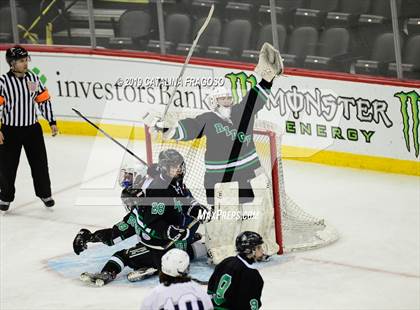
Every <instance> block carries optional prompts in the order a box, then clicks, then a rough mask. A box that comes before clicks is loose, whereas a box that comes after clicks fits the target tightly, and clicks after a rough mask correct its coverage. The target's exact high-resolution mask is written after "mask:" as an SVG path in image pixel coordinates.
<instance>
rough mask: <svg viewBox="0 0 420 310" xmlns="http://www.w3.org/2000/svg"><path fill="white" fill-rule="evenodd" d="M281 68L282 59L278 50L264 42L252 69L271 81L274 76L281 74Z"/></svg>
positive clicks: (282, 68)
mask: <svg viewBox="0 0 420 310" xmlns="http://www.w3.org/2000/svg"><path fill="white" fill-rule="evenodd" d="M283 70H284V67H283V61H282V59H281V56H280V53H279V51H278V50H276V49H275V48H274V47H273V46H272V45H271V44H269V43H267V42H265V43H264V44H263V46H262V48H261V50H260V57H259V59H258V64H257V66H256V67H255V70H254V71H255V72H256V73H258V74H259V75H261V77H262V78H263V79H264V80H266V81H267V82H271V81H272V80H273V79H274V77H276V76H277V75H280V74H282V73H283Z"/></svg>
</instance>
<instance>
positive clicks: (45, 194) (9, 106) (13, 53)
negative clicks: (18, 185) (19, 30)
mask: <svg viewBox="0 0 420 310" xmlns="http://www.w3.org/2000/svg"><path fill="white" fill-rule="evenodd" d="M6 61H7V63H8V64H9V66H10V70H9V72H7V73H6V74H3V75H2V76H0V211H7V210H8V209H9V206H10V203H11V202H12V201H13V200H14V198H15V180H16V172H17V168H18V165H19V159H20V153H21V151H22V147H23V148H24V149H25V153H26V157H27V158H28V162H29V166H30V167H31V173H32V178H33V183H34V188H35V194H36V196H37V197H39V198H40V199H41V200H42V201H43V203H44V204H45V206H46V207H52V206H54V204H55V203H54V200H53V198H52V196H51V182H50V176H49V172H48V160H47V151H46V149H45V143H44V136H43V132H42V128H41V125H40V124H39V123H38V116H37V109H38V110H39V111H40V112H41V114H42V116H43V117H44V118H45V119H46V120H47V121H48V123H49V124H50V127H51V131H52V135H53V136H55V135H57V133H58V128H57V123H56V120H55V117H54V114H53V111H52V108H51V101H50V95H49V93H48V90H47V88H46V87H45V86H44V85H43V83H42V82H41V81H40V79H39V77H38V76H37V75H36V74H34V73H32V72H31V71H29V70H28V63H29V61H30V56H29V54H28V51H27V50H26V49H25V48H23V47H21V46H18V45H16V46H14V47H12V48H9V49H8V50H7V51H6Z"/></svg>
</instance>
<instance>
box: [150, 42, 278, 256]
mask: <svg viewBox="0 0 420 310" xmlns="http://www.w3.org/2000/svg"><path fill="white" fill-rule="evenodd" d="M255 72H256V73H257V74H258V75H259V76H261V78H262V79H261V81H260V82H259V83H258V84H257V85H255V86H253V87H252V88H251V89H250V90H249V91H248V93H247V94H246V96H245V97H244V98H243V99H242V101H241V102H240V103H238V104H234V100H233V96H232V93H231V91H230V90H229V89H226V88H216V89H215V90H214V92H213V94H212V96H211V107H212V111H209V112H205V113H203V114H200V115H198V116H197V117H195V118H185V119H181V120H178V122H177V125H176V126H174V127H171V128H170V127H169V126H166V123H165V119H160V118H156V117H154V116H153V115H150V114H149V115H146V116H145V117H144V122H145V124H146V125H148V126H149V127H150V130H151V131H152V133H153V132H162V135H163V139H173V140H178V141H190V140H194V139H199V138H201V137H204V136H205V137H206V152H205V156H204V161H205V169H206V170H205V175H204V188H205V189H206V196H207V202H208V204H209V205H214V206H215V208H216V209H215V214H217V212H218V211H219V210H218V209H217V208H219V209H223V210H234V209H233V208H231V209H229V208H228V207H232V205H230V206H223V204H224V203H225V202H226V201H227V200H228V199H220V197H228V196H227V195H231V194H226V195H224V194H223V191H225V192H226V193H227V192H229V189H232V188H233V187H236V191H237V194H236V196H237V198H238V199H237V200H238V202H237V203H236V207H235V208H236V210H239V212H242V213H243V210H245V209H246V210H250V207H248V208H246V207H243V205H244V204H247V203H248V205H249V204H252V203H253V204H254V205H255V203H254V198H255V197H256V192H257V191H258V196H259V197H260V198H261V199H259V201H265V204H266V205H267V201H268V200H269V199H270V198H269V197H268V195H269V191H267V188H268V187H269V185H268V178H267V177H266V175H265V173H264V170H263V169H262V167H261V163H260V159H259V157H258V154H257V151H256V148H255V143H254V139H253V128H254V123H255V116H256V114H257V113H258V112H259V111H260V110H261V109H262V108H263V107H264V105H265V103H266V102H267V100H268V99H269V98H270V94H271V87H272V85H273V80H274V79H275V78H276V77H277V76H279V75H281V74H282V73H283V63H282V60H281V57H280V53H279V52H278V51H277V50H276V49H274V48H273V47H272V46H271V45H270V44H268V43H264V45H263V47H262V49H261V51H260V56H259V61H258V65H257V66H256V67H255ZM268 173H269V172H268ZM228 183H230V184H228ZM216 191H217V195H215V193H216ZM231 192H232V191H230V193H231ZM230 197H232V195H231V196H230ZM215 199H216V200H217V199H219V200H218V201H215ZM258 203H260V202H258ZM271 205H272V203H271ZM263 207H264V206H260V207H259V208H255V210H257V212H260V211H262V210H263ZM267 210H268V209H267ZM264 212H265V213H263V212H261V214H263V215H261V216H260V217H259V218H258V219H256V220H255V221H253V222H252V223H251V222H250V221H248V222H249V223H250V225H248V223H244V221H242V220H240V221H238V222H237V223H236V224H237V225H236V226H237V227H236V228H235V229H229V227H232V226H230V225H226V222H224V221H222V220H221V221H216V220H213V221H212V222H211V223H210V224H209V225H207V226H206V231H207V234H208V235H210V238H209V240H212V241H210V242H207V241H206V246H207V248H208V249H209V254H210V255H211V256H212V258H213V262H214V263H216V264H217V263H218V262H220V261H221V260H222V259H223V258H224V257H226V256H228V255H232V254H233V253H234V251H235V249H234V245H233V244H231V243H232V242H229V240H233V239H234V238H235V236H236V235H237V232H238V231H239V232H240V231H243V230H246V229H248V230H252V231H257V232H259V233H261V234H262V235H263V236H264V239H265V240H267V244H268V248H269V250H268V252H269V253H268V254H274V253H276V252H277V251H278V246H277V245H276V243H275V242H274V236H273V234H274V231H273V230H272V231H269V230H270V229H271V228H270V227H272V226H273V225H271V224H269V222H271V221H272V214H273V213H272V207H271V209H270V210H269V211H264ZM270 216H271V218H270ZM243 224H244V225H243ZM247 225H248V227H247ZM226 227H228V229H227V228H226ZM214 241H217V242H218V244H217V247H223V249H220V251H219V250H216V249H215V246H214V245H212V244H211V242H214ZM226 246H228V247H229V250H227V249H226Z"/></svg>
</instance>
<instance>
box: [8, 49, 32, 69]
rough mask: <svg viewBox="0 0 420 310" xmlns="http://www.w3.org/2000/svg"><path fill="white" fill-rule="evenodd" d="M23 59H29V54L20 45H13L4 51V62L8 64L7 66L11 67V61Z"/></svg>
mask: <svg viewBox="0 0 420 310" xmlns="http://www.w3.org/2000/svg"><path fill="white" fill-rule="evenodd" d="M25 57H29V53H28V51H27V50H26V49H25V48H24V47H22V46H20V45H15V46H13V47H11V48H9V49H8V50H7V51H6V61H7V63H8V64H9V66H11V65H12V62H13V61H16V60H18V59H22V58H25Z"/></svg>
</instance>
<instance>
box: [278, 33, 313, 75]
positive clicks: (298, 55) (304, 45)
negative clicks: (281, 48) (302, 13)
mask: <svg viewBox="0 0 420 310" xmlns="http://www.w3.org/2000/svg"><path fill="white" fill-rule="evenodd" d="M318 36H319V34H318V30H317V29H316V28H315V27H311V26H303V27H298V28H295V29H294V30H293V32H292V34H291V36H290V40H289V47H288V50H287V53H284V54H282V57H283V60H284V64H285V66H291V67H300V66H302V63H303V60H304V59H305V57H306V55H314V54H315V51H316V47H317V43H318Z"/></svg>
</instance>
